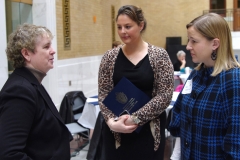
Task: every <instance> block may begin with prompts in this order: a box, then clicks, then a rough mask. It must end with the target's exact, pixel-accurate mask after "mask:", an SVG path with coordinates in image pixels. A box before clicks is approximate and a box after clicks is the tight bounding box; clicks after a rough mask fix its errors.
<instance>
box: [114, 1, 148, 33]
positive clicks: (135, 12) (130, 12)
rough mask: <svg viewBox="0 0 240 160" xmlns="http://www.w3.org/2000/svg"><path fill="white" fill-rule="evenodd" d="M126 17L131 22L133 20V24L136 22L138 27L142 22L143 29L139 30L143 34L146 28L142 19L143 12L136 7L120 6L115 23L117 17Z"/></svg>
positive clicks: (145, 22)
mask: <svg viewBox="0 0 240 160" xmlns="http://www.w3.org/2000/svg"><path fill="white" fill-rule="evenodd" d="M123 14H125V15H127V16H128V17H129V18H130V19H131V20H133V21H134V22H136V23H137V24H138V25H140V23H141V22H144V27H143V29H142V30H141V32H143V31H144V30H146V27H147V21H146V19H145V18H144V15H143V11H142V9H141V8H138V7H136V6H133V5H125V6H122V7H121V8H120V9H119V10H118V14H117V17H116V21H117V19H118V16H119V15H123Z"/></svg>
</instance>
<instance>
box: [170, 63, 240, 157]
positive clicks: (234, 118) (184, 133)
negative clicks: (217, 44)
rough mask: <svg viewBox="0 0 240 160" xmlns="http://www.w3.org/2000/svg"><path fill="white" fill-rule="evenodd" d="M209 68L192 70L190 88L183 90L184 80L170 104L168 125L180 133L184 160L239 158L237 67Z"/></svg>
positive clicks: (239, 81)
mask: <svg viewBox="0 0 240 160" xmlns="http://www.w3.org/2000/svg"><path fill="white" fill-rule="evenodd" d="M212 72H213V68H204V67H203V66H202V68H201V69H200V70H199V71H197V70H194V71H192V73H191V74H190V76H189V77H188V81H189V82H191V83H192V87H191V91H188V92H186V93H185V94H184V93H183V91H184V88H185V87H186V85H187V84H185V86H184V87H183V91H182V93H180V94H179V96H178V98H177V101H176V103H175V105H174V107H173V116H172V118H173V119H172V122H171V123H170V127H169V129H170V132H171V134H172V135H173V136H180V137H181V156H182V157H181V158H182V159H184V160H192V159H199V160H202V159H209V160H210V159H213V160H223V159H239V158H240V69H239V68H233V69H230V70H227V71H222V72H221V73H219V74H218V75H217V76H215V77H213V76H211V74H212ZM189 84H190V83H189Z"/></svg>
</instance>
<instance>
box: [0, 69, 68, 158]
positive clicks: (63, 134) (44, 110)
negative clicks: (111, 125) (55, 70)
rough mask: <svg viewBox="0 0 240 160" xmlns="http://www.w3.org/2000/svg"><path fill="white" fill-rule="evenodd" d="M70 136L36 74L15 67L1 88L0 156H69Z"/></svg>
mask: <svg viewBox="0 0 240 160" xmlns="http://www.w3.org/2000/svg"><path fill="white" fill-rule="evenodd" d="M71 139H72V136H71V134H70V133H69V131H68V129H67V127H66V126H65V124H64V123H63V121H62V118H61V117H60V115H59V113H58V111H57V109H56V107H55V105H54V103H53V102H52V100H51V98H50V96H49V95H48V93H47V92H46V90H45V89H44V87H43V86H42V85H41V84H40V83H39V82H38V80H37V79H36V77H35V76H34V75H33V74H32V73H31V72H30V71H29V70H28V69H26V68H24V67H23V68H19V69H15V71H14V72H13V73H12V74H11V76H10V77H9V78H8V80H7V82H6V83H5V85H4V86H3V88H2V90H1V92H0V159H1V160H5V159H16V160H22V159H24V160H28V159H34V160H48V159H52V160H60V159H61V160H69V159H70V146H69V141H70V140H71Z"/></svg>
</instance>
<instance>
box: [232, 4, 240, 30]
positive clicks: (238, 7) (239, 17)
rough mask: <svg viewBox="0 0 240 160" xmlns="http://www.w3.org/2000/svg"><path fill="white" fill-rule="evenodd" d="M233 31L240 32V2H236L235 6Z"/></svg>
mask: <svg viewBox="0 0 240 160" xmlns="http://www.w3.org/2000/svg"><path fill="white" fill-rule="evenodd" d="M233 30H234V31H240V0H234V5H233Z"/></svg>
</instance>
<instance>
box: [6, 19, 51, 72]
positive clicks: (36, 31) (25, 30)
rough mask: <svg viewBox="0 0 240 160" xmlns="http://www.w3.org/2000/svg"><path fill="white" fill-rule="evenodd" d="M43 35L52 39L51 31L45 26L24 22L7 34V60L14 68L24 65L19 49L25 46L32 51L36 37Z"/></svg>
mask: <svg viewBox="0 0 240 160" xmlns="http://www.w3.org/2000/svg"><path fill="white" fill-rule="evenodd" d="M43 35H47V36H48V37H50V38H51V39H53V35H52V33H51V31H50V30H49V29H47V28H46V27H44V26H36V25H33V24H26V23H25V24H23V25H20V26H18V28H17V30H15V31H14V32H13V33H11V34H10V35H9V39H8V43H7V48H6V53H7V57H8V60H9V61H10V62H12V63H13V67H14V68H20V67H24V66H25V58H24V57H23V55H22V53H21V50H22V49H23V48H26V49H27V50H29V51H31V52H34V50H35V45H36V41H37V39H38V38H39V37H43Z"/></svg>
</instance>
